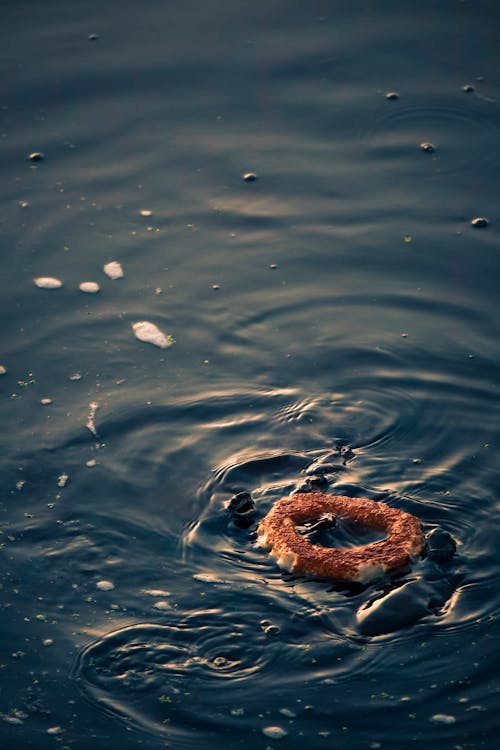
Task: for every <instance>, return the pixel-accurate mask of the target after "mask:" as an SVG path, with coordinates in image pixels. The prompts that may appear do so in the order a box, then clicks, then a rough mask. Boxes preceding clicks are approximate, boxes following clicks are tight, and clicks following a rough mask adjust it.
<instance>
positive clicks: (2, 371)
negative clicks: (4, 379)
mask: <svg viewBox="0 0 500 750" xmlns="http://www.w3.org/2000/svg"><path fill="white" fill-rule="evenodd" d="M6 373H7V368H6V367H4V365H0V375H6Z"/></svg>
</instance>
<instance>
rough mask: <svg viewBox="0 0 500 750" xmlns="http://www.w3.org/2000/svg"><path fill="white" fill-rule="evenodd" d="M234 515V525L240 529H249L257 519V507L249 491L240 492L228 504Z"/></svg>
mask: <svg viewBox="0 0 500 750" xmlns="http://www.w3.org/2000/svg"><path fill="white" fill-rule="evenodd" d="M227 508H228V510H229V512H230V513H231V515H232V517H233V522H234V525H235V526H237V527H238V528H239V529H248V528H250V526H251V525H252V524H253V522H254V521H255V515H256V508H255V503H254V501H253V500H252V496H251V495H250V493H249V492H238V494H237V495H234V496H233V497H232V498H231V500H230V501H229V504H228V506H227Z"/></svg>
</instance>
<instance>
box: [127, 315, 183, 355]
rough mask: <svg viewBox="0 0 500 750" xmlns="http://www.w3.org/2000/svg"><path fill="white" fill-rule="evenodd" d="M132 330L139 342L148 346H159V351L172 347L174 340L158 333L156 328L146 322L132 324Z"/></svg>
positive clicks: (158, 330) (161, 332) (160, 332)
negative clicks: (143, 342)
mask: <svg viewBox="0 0 500 750" xmlns="http://www.w3.org/2000/svg"><path fill="white" fill-rule="evenodd" d="M132 330H133V331H134V334H135V337H136V338H137V339H139V341H145V342H146V343H148V344H153V345H154V346H159V347H160V349H166V348H167V347H168V346H172V344H173V343H174V339H173V338H172V336H167V335H166V334H164V333H163V331H160V329H159V328H158V326H155V324H154V323H150V322H149V321H147V320H141V321H139V322H138V323H132Z"/></svg>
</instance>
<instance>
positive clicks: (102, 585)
mask: <svg viewBox="0 0 500 750" xmlns="http://www.w3.org/2000/svg"><path fill="white" fill-rule="evenodd" d="M114 587H115V584H114V583H113V582H112V581H97V583H96V588H98V589H99V591H111V590H112V589H114Z"/></svg>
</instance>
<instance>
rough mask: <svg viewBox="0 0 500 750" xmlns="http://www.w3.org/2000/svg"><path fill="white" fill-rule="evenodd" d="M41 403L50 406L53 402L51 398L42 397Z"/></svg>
mask: <svg viewBox="0 0 500 750" xmlns="http://www.w3.org/2000/svg"><path fill="white" fill-rule="evenodd" d="M40 403H41V404H43V406H48V405H49V404H51V403H52V399H51V398H41V399H40Z"/></svg>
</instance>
